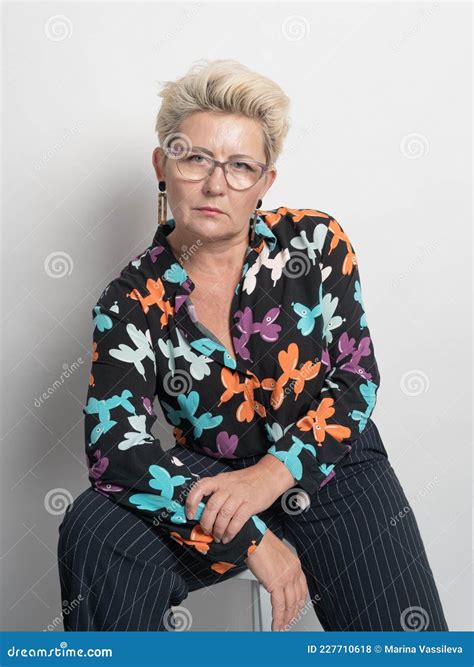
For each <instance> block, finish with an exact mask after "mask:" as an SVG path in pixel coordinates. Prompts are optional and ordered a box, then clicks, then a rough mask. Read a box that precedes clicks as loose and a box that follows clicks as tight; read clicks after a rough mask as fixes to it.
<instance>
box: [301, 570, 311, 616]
mask: <svg viewBox="0 0 474 667" xmlns="http://www.w3.org/2000/svg"><path fill="white" fill-rule="evenodd" d="M308 597H309V591H308V584H307V582H306V577H305V575H304V573H303V572H301V575H300V602H301V607H302V608H303V607H304V606H305V605H306V601H307V599H308Z"/></svg>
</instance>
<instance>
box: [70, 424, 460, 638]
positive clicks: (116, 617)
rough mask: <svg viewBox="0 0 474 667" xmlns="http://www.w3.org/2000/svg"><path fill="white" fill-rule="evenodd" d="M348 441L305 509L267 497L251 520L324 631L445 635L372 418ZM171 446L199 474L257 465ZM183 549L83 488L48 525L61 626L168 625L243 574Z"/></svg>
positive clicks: (407, 510) (415, 533) (420, 548)
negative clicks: (286, 556) (416, 625)
mask: <svg viewBox="0 0 474 667" xmlns="http://www.w3.org/2000/svg"><path fill="white" fill-rule="evenodd" d="M351 444H352V451H351V452H350V454H349V455H348V456H347V457H346V458H345V460H344V461H343V462H342V463H341V465H340V466H339V467H338V469H337V473H336V475H335V477H334V478H333V479H332V480H331V481H330V482H329V483H328V484H326V485H325V486H324V487H323V488H322V489H321V490H320V491H319V492H318V493H316V494H313V496H312V497H311V504H310V505H309V506H308V507H307V508H306V509H305V510H303V511H299V512H298V513H294V512H293V511H289V510H288V507H287V505H285V507H284V506H283V505H282V503H281V499H278V501H276V502H275V503H274V504H273V505H272V506H271V507H269V508H268V509H267V510H265V512H262V513H261V514H259V516H260V517H261V518H262V519H263V520H264V521H265V522H266V524H267V526H268V528H269V529H270V530H272V531H273V532H274V533H275V534H276V535H277V536H278V537H280V538H285V539H286V540H288V542H289V543H291V544H292V545H293V546H294V548H295V550H296V552H297V554H298V556H299V558H300V561H301V564H302V567H303V570H304V572H305V575H306V579H307V582H308V589H309V594H310V597H311V604H312V606H313V608H314V611H315V612H316V614H317V616H318V618H319V621H320V623H321V625H322V627H323V629H324V630H326V631H336V630H337V631H356V630H362V631H377V630H386V631H401V630H407V629H413V628H411V627H410V623H411V621H410V618H413V617H418V618H420V617H421V618H422V622H423V629H424V630H426V631H438V630H448V626H447V622H446V619H445V616H444V613H443V608H442V604H441V601H440V597H439V594H438V590H437V587H436V583H435V581H434V578H433V573H432V570H431V568H430V565H429V562H428V559H427V556H426V551H425V547H424V544H423V541H422V538H421V535H420V532H419V528H418V524H417V521H416V518H415V516H414V513H413V510H412V508H411V507H410V503H409V502H408V499H407V498H406V496H405V494H404V491H403V489H402V487H401V485H400V482H399V480H398V478H397V476H396V474H395V471H394V469H393V468H392V466H391V464H390V462H389V460H388V457H387V452H386V450H385V447H384V445H383V442H382V440H381V438H380V434H379V431H378V429H377V427H376V425H375V423H374V422H373V421H372V420H369V423H368V424H367V427H366V428H365V430H364V431H363V433H362V434H361V435H360V436H359V437H358V438H357V439H356V440H354V441H352V442H351ZM173 449H176V453H177V455H179V457H180V458H181V459H182V460H183V462H184V463H185V464H186V465H188V466H189V468H190V469H191V470H192V471H193V472H195V473H197V474H200V475H203V476H211V475H215V474H217V473H219V472H222V471H225V470H231V469H234V470H237V469H239V468H245V467H247V466H249V465H253V464H255V463H256V462H257V460H258V458H256V457H255V456H250V457H247V458H240V459H228V460H226V462H225V464H224V463H223V462H222V461H219V460H218V459H213V458H211V457H208V456H205V455H202V454H200V453H198V452H195V451H192V450H188V449H185V448H182V447H180V446H177V447H175V448H173ZM169 451H171V450H169ZM400 512H401V513H402V516H401V517H400V516H398V515H399V513H400ZM397 516H398V519H397V520H395V521H394V520H393V519H394V517H397ZM190 548H192V547H188V546H185V545H182V544H179V543H178V542H176V541H174V540H173V539H172V538H170V536H169V534H168V533H166V532H165V531H163V530H160V528H159V526H153V525H152V524H150V523H149V522H146V521H144V520H142V519H140V517H138V516H137V515H136V514H134V513H132V512H129V511H127V510H126V509H125V508H123V507H122V506H119V505H117V504H116V503H114V502H113V501H111V500H110V499H109V498H107V497H106V496H104V495H102V494H100V493H97V492H96V491H94V490H93V489H92V488H88V489H86V490H85V491H83V492H82V493H81V494H80V495H79V496H78V497H77V498H76V499H75V500H74V502H73V503H72V504H71V505H70V506H69V507H68V509H67V511H66V514H65V516H64V518H63V521H62V523H61V525H60V527H59V540H58V565H59V576H60V585H61V597H62V603H63V607H64V608H65V609H66V607H67V609H68V613H67V615H66V614H65V615H64V629H65V630H67V631H93V630H94V631H96V630H101V631H124V630H128V631H169V630H174V629H175V628H176V626H175V624H174V617H173V613H172V611H171V609H170V606H171V605H179V604H180V603H181V602H182V601H183V600H184V599H185V598H186V597H187V595H188V593H189V592H190V591H193V590H196V589H199V588H202V587H204V586H212V585H213V584H215V583H217V582H220V581H224V580H226V579H229V578H231V577H234V576H235V575H236V574H237V573H239V572H241V571H242V570H243V569H245V567H236V568H233V569H232V570H229V571H228V572H226V573H224V574H218V573H217V572H213V571H212V570H210V569H209V567H208V566H207V565H206V563H205V560H204V559H203V565H202V568H201V569H200V567H199V561H197V560H196V557H195V555H193V554H191V553H190V552H189V549H190ZM209 629H210V630H212V628H209Z"/></svg>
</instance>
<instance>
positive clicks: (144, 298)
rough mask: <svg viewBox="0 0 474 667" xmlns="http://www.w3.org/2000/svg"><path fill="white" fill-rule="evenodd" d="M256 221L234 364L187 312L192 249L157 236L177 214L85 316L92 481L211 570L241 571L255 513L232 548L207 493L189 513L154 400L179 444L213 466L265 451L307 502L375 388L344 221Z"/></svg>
mask: <svg viewBox="0 0 474 667" xmlns="http://www.w3.org/2000/svg"><path fill="white" fill-rule="evenodd" d="M257 214H258V215H257V222H256V225H255V232H254V237H253V238H249V245H248V248H247V254H246V257H245V259H244V265H243V267H242V274H241V278H240V281H239V283H238V284H237V286H236V288H235V292H234V295H233V299H232V305H231V315H230V322H229V326H230V330H231V335H232V340H233V345H234V349H235V356H236V357H237V360H235V359H234V358H233V356H232V355H231V354H229V351H228V350H227V349H226V348H225V346H224V345H223V344H222V343H221V342H220V341H219V340H218V338H217V337H216V336H215V335H214V334H213V333H212V332H211V331H210V330H209V329H207V328H206V327H205V326H204V325H203V324H201V323H200V322H198V321H197V319H196V314H195V311H194V307H193V303H192V297H191V295H192V291H193V289H194V283H193V282H192V280H191V278H190V277H189V275H188V274H187V273H186V268H185V266H186V259H187V256H186V255H185V254H184V255H182V256H180V257H175V256H174V254H173V252H172V250H171V247H170V246H169V244H168V241H167V236H168V235H169V234H170V233H171V232H172V231H173V229H174V227H175V221H174V220H173V219H171V220H168V221H167V223H166V224H164V225H159V226H158V228H157V230H156V233H155V235H154V237H153V241H152V243H151V245H149V246H148V247H147V248H146V249H145V250H144V252H143V253H142V254H141V255H139V256H138V257H135V258H134V259H132V260H131V261H130V262H129V263H128V265H127V266H126V267H125V268H124V269H123V270H122V271H121V273H120V275H119V276H117V277H116V278H114V279H113V280H112V281H111V282H110V283H109V284H108V285H107V287H106V288H105V289H104V291H103V292H102V294H101V295H100V297H99V298H98V300H97V303H96V305H95V306H94V308H93V312H92V315H93V345H92V366H91V373H90V378H89V387H88V392H87V398H86V405H85V407H84V409H83V413H84V415H85V420H84V427H85V448H86V455H87V459H88V463H89V480H90V482H91V484H92V486H93V487H94V488H95V489H96V490H97V491H98V492H99V493H103V494H106V495H107V496H108V497H109V498H110V499H112V500H113V501H114V502H117V503H119V504H121V505H122V506H124V507H126V508H127V509H129V510H130V511H133V512H136V513H137V514H139V516H140V517H141V518H143V519H145V520H146V521H149V522H153V524H154V525H156V526H158V527H159V528H160V529H161V530H165V531H167V532H168V534H169V535H170V536H171V537H172V538H174V539H175V540H177V541H178V542H179V543H180V544H181V545H183V548H187V549H189V550H190V552H191V553H192V554H194V555H195V556H196V558H198V559H200V560H201V562H202V559H205V560H206V561H207V562H208V563H209V567H210V568H212V569H214V570H215V571H216V572H220V573H223V572H225V571H227V570H228V569H230V568H232V567H236V566H239V565H242V564H244V563H245V559H246V558H247V557H248V556H249V555H250V554H251V553H252V552H253V551H254V550H255V549H256V548H257V547H258V544H259V543H260V541H261V539H262V537H263V535H264V533H265V530H266V525H265V523H264V522H263V521H262V520H261V519H260V518H259V517H258V516H257V515H255V516H253V517H251V519H249V520H248V521H247V523H246V524H245V525H244V526H243V527H242V529H241V530H240V531H239V533H238V534H237V535H236V536H235V537H234V539H233V540H231V541H230V542H228V543H227V544H223V543H220V542H216V541H214V539H213V536H212V535H205V534H204V533H203V532H202V531H201V530H200V526H199V518H200V516H201V514H202V511H203V509H204V507H205V502H204V499H203V501H202V502H201V503H200V505H199V508H198V512H197V514H196V516H195V517H194V518H193V519H192V520H188V518H187V516H186V514H185V511H184V510H185V507H184V503H185V500H186V492H187V491H188V490H189V489H190V488H191V486H192V484H193V483H195V481H196V479H197V478H198V475H196V474H193V473H192V472H191V471H190V470H189V469H188V468H187V467H186V466H185V465H184V464H183V463H182V461H180V460H179V457H177V456H176V455H175V456H171V455H170V454H169V453H168V452H166V451H165V450H164V449H163V448H162V446H161V443H160V440H159V439H157V438H155V437H154V436H153V435H152V433H151V427H152V425H153V423H154V422H155V420H156V414H155V412H154V409H153V401H154V398H155V396H157V397H158V401H159V403H160V405H161V407H162V410H163V414H164V415H165V418H166V420H167V422H168V423H169V424H170V426H172V430H173V434H174V437H175V440H176V444H177V445H180V446H182V447H187V448H191V449H193V450H194V451H196V452H200V453H201V454H202V455H203V456H210V457H214V458H220V459H233V458H239V457H246V456H250V455H257V456H263V455H265V454H272V455H273V456H275V457H276V458H278V459H279V460H280V461H281V462H282V463H283V464H284V465H285V466H286V467H287V468H288V470H289V471H290V472H291V474H292V475H293V478H294V480H295V484H294V486H295V487H298V488H299V489H302V490H303V491H305V492H307V493H308V494H314V493H317V492H318V491H319V490H320V489H321V488H322V487H323V486H324V485H325V484H328V483H330V480H331V479H332V478H333V477H334V475H337V465H338V463H339V462H340V461H341V459H343V458H344V456H346V455H347V453H348V452H349V451H350V449H351V441H352V440H354V439H356V438H357V437H358V436H359V435H360V433H361V432H362V431H363V430H364V428H365V426H366V425H367V421H368V419H369V417H370V415H371V413H372V411H373V409H374V407H375V402H376V393H377V389H378V387H379V384H380V377H379V372H378V368H377V364H376V360H375V356H374V346H373V342H372V340H371V337H370V332H369V328H368V324H367V317H366V313H365V309H364V305H363V301H362V294H361V283H360V276H359V270H358V265H357V257H356V254H355V251H354V248H353V247H352V244H351V242H350V240H349V238H348V236H347V234H346V232H345V231H344V230H343V228H342V227H341V225H340V224H339V223H338V222H337V221H336V220H335V219H334V218H333V217H332V216H331V215H329V214H327V213H324V212H322V211H316V210H312V209H289V208H285V207H280V208H277V209H275V210H270V211H263V210H259V211H257ZM187 251H188V254H190V253H191V252H192V251H194V250H193V249H187ZM196 251H197V252H199V248H198V247H197V248H196ZM174 453H176V448H174ZM204 498H206V496H205V497H204ZM206 500H207V498H206Z"/></svg>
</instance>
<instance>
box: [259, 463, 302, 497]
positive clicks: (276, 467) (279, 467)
mask: <svg viewBox="0 0 474 667" xmlns="http://www.w3.org/2000/svg"><path fill="white" fill-rule="evenodd" d="M254 467H255V468H256V469H258V471H259V472H260V471H263V473H264V474H265V476H266V478H267V479H268V480H269V482H270V483H271V486H272V489H273V490H274V492H275V498H278V497H279V496H281V495H282V493H285V491H288V489H291V488H292V487H293V486H295V484H296V483H297V482H296V480H295V478H294V477H293V475H292V474H291V472H290V471H289V470H288V468H287V467H286V465H285V464H284V463H283V462H282V461H280V460H279V459H277V457H276V456H273V454H265V456H262V458H261V459H260V460H259V461H258V462H257V463H256V464H255V466H254Z"/></svg>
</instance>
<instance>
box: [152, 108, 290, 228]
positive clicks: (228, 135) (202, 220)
mask: <svg viewBox="0 0 474 667" xmlns="http://www.w3.org/2000/svg"><path fill="white" fill-rule="evenodd" d="M179 131H180V133H181V134H184V135H186V137H187V140H186V141H187V142H189V145H191V146H199V147H200V148H206V149H207V150H208V151H211V152H212V157H214V158H215V159H216V160H221V161H224V160H227V159H229V158H230V156H231V155H246V156H248V157H249V158H251V159H253V160H258V161H259V162H262V163H263V164H265V163H266V159H265V151H264V143H263V132H262V129H261V126H260V124H259V123H258V121H255V120H253V119H251V118H245V117H243V116H239V115H234V114H223V113H215V112H211V111H200V112H196V113H194V114H192V115H190V116H188V117H187V118H186V119H185V121H184V122H183V123H182V124H181V128H180V130H179ZM180 145H181V144H180ZM163 158H164V152H163V149H162V148H160V147H158V148H156V149H155V150H154V151H153V165H154V167H155V171H156V175H157V178H158V180H160V181H161V180H162V181H165V182H166V192H167V196H168V203H169V206H170V208H171V209H172V211H173V217H174V219H175V221H176V229H177V230H181V231H182V232H185V234H186V235H189V236H191V237H193V238H196V239H197V238H200V239H202V240H203V241H206V240H207V241H217V240H226V239H231V238H240V237H245V238H247V236H246V235H247V232H248V225H249V219H250V217H251V215H252V213H253V211H254V210H255V208H256V206H257V202H258V200H259V199H263V197H264V195H265V193H266V192H267V190H268V189H269V188H270V186H271V185H272V183H273V181H274V180H275V178H276V174H277V172H276V169H275V168H273V169H269V170H268V171H267V172H266V174H264V175H263V176H262V178H261V179H260V180H259V181H258V182H257V183H256V184H255V185H253V186H252V187H251V188H249V189H248V190H233V189H232V188H231V187H229V185H228V184H227V181H226V179H225V176H224V172H223V170H222V169H221V168H220V167H216V169H214V172H213V173H212V175H211V176H207V177H206V178H205V179H203V180H202V181H194V182H193V181H188V180H185V179H184V178H183V177H182V176H181V174H180V173H179V171H178V169H177V167H176V160H174V159H172V158H168V159H166V160H164V159H163ZM242 159H244V158H242ZM202 206H212V207H214V208H219V209H221V211H222V212H223V213H219V214H218V215H214V216H210V215H206V214H205V213H202V212H201V211H199V210H197V209H198V208H200V207H202Z"/></svg>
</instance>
